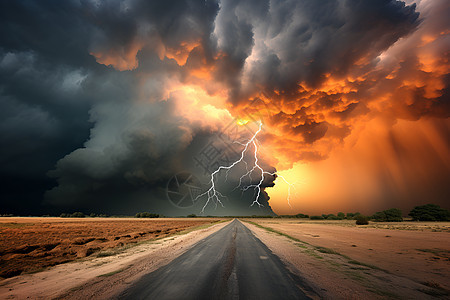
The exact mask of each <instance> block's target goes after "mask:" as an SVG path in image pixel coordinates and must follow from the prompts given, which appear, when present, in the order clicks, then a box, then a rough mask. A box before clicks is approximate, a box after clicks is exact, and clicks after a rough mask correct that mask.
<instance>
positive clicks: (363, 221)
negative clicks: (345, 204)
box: [356, 214, 369, 225]
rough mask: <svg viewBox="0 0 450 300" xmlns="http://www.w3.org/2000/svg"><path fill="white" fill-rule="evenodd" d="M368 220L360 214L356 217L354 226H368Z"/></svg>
mask: <svg viewBox="0 0 450 300" xmlns="http://www.w3.org/2000/svg"><path fill="white" fill-rule="evenodd" d="M368 224H369V219H368V218H367V217H366V216H363V215H361V214H359V215H357V216H356V225H368Z"/></svg>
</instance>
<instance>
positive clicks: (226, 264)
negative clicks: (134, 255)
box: [119, 220, 310, 299]
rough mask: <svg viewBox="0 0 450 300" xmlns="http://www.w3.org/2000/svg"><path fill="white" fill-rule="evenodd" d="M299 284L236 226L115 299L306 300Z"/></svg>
mask: <svg viewBox="0 0 450 300" xmlns="http://www.w3.org/2000/svg"><path fill="white" fill-rule="evenodd" d="M300 287H302V288H304V289H306V290H308V287H307V286H305V285H304V284H303V283H302V280H301V279H300V278H299V277H297V276H295V275H294V274H292V273H291V272H290V271H289V270H288V269H287V268H286V267H285V265H284V264H283V263H282V262H281V261H280V259H279V258H278V257H277V256H275V255H274V254H273V253H272V252H271V251H270V250H269V249H268V248H267V246H266V245H264V244H263V243H262V242H261V241H260V240H259V239H257V238H256V237H255V236H254V235H253V233H252V232H251V231H250V230H249V229H248V228H247V227H245V226H244V225H243V224H242V223H241V222H240V221H238V220H234V221H232V222H231V223H230V224H228V225H227V226H225V227H224V228H222V229H221V230H219V231H217V232H216V233H213V234H212V235H210V236H208V237H207V238H205V239H203V240H201V241H200V242H198V243H197V244H196V245H195V246H194V247H192V248H191V249H190V250H188V251H187V252H185V253H184V254H182V255H181V256H179V257H177V258H176V259H175V260H173V261H172V262H171V263H169V264H168V265H166V266H164V267H161V268H160V269H158V270H156V271H154V272H152V273H149V274H147V275H145V276H143V277H142V278H141V279H140V280H139V281H137V282H136V283H134V284H133V285H132V286H130V288H129V289H128V290H126V291H124V292H123V293H122V294H121V295H120V296H119V299H310V298H308V297H307V296H306V295H305V294H304V293H303V291H302V290H301V289H300Z"/></svg>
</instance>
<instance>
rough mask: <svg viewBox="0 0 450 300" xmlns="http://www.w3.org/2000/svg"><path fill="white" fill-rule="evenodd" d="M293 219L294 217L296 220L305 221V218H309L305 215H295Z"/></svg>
mask: <svg viewBox="0 0 450 300" xmlns="http://www.w3.org/2000/svg"><path fill="white" fill-rule="evenodd" d="M294 217H296V218H301V219H307V218H309V216H308V215H305V214H296V215H295V216H294Z"/></svg>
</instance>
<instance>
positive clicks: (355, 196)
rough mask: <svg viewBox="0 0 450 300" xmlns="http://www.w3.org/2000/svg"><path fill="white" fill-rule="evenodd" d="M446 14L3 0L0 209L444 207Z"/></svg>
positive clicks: (425, 6)
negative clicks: (212, 194)
mask: <svg viewBox="0 0 450 300" xmlns="http://www.w3.org/2000/svg"><path fill="white" fill-rule="evenodd" d="M449 14H450V2H449V1H448V0H416V1H413V0H408V1H406V2H404V1H394V0H373V1H371V0H323V1H313V0H285V1H281V0H272V1H265V0H257V1H256V0H244V1H237V0H222V1H210V0H204V1H193V0H192V1H139V0H128V1H98V0H68V1H32V0H29V1H25V0H24V1H1V3H0V79H1V80H0V116H1V118H0V142H1V147H0V180H1V182H2V184H1V188H0V197H1V205H0V214H2V213H13V214H19V215H42V214H59V213H61V212H73V211H83V212H85V213H91V212H94V213H107V214H134V213H136V212H141V211H150V212H154V213H161V214H165V215H186V214H191V213H195V214H199V213H200V212H201V210H202V209H203V208H206V209H205V211H204V213H205V214H211V215H247V214H272V213H276V214H296V213H300V212H301V213H308V214H321V213H337V212H338V211H344V212H355V211H359V212H362V213H364V214H373V213H374V212H375V211H379V210H383V209H388V208H392V207H396V208H400V209H402V210H403V212H404V215H406V214H407V213H408V212H409V210H411V209H412V208H413V207H414V206H416V205H422V204H426V203H435V204H438V205H441V206H443V207H445V208H450V203H449V199H450V119H449V116H450V104H449V103H450V91H449V83H450V75H449V73H450V63H449V58H450V35H449V34H450V19H449V18H448V15H449ZM259 125H261V131H260V132H258V128H259ZM255 135H256V139H255V143H253V142H251V143H250V144H249V146H248V149H247V151H246V152H244V153H243V154H242V151H243V150H244V149H246V148H245V144H246V143H247V142H248V141H250V140H251V139H252V137H255ZM241 155H242V158H243V161H241V162H240V163H239V164H237V165H236V167H235V168H233V169H232V170H230V172H224V171H225V170H221V171H220V172H219V174H217V176H216V177H214V181H213V183H214V184H215V186H216V188H217V191H219V192H220V193H221V194H222V195H223V196H224V197H223V198H222V197H221V198H220V199H221V203H218V202H217V201H216V200H215V199H210V200H211V201H210V202H207V200H208V197H207V195H204V196H201V194H202V193H204V192H205V191H206V192H207V191H208V189H209V188H210V187H211V183H212V182H211V176H210V175H211V173H212V172H213V171H214V170H215V169H216V168H217V167H218V166H229V165H231V163H232V162H233V161H236V160H238V159H239V158H240V157H241ZM255 157H256V158H257V166H258V168H256V169H255V170H254V172H253V173H251V174H248V170H249V168H250V170H252V168H254V166H255ZM259 167H261V169H263V170H264V171H265V172H266V173H265V174H266V175H265V176H264V178H261V173H260V171H259V170H260V169H259ZM246 173H247V175H250V176H246V177H244V178H241V176H242V175H244V174H246ZM269 173H270V174H271V175H269ZM275 173H276V174H277V175H276V176H274V174H275ZM260 179H261V180H260ZM239 183H241V184H240V185H239ZM259 184H260V185H259ZM255 185H256V186H258V185H259V186H261V189H260V190H259V188H256V189H255V187H254V186H255ZM258 191H260V192H261V194H260V197H259V198H255V197H256V195H257V192H258ZM199 195H200V196H201V197H199ZM220 199H219V200H220ZM254 200H258V202H259V204H261V206H259V205H258V204H256V205H253V206H251V204H252V203H253V202H254ZM205 204H206V206H205ZM253 204H255V203H253Z"/></svg>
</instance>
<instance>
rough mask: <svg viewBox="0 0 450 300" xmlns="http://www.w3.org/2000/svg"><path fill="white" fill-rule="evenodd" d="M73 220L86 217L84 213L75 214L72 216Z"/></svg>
mask: <svg viewBox="0 0 450 300" xmlns="http://www.w3.org/2000/svg"><path fill="white" fill-rule="evenodd" d="M70 217H71V218H84V217H86V216H85V215H84V214H83V213H82V212H79V211H77V212H74V213H73V214H71V215H70Z"/></svg>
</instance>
